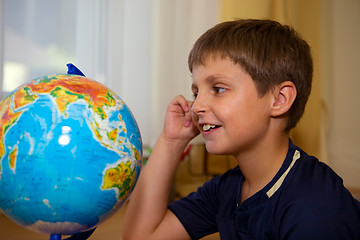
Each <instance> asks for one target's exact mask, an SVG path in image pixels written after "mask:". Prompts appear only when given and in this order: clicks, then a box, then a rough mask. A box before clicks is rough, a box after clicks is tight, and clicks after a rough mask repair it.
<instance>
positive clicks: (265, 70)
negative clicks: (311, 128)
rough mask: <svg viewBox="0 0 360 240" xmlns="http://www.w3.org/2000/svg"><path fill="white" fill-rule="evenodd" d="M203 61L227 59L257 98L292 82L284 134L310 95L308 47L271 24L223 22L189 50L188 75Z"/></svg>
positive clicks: (285, 29)
mask: <svg viewBox="0 0 360 240" xmlns="http://www.w3.org/2000/svg"><path fill="white" fill-rule="evenodd" d="M207 57H221V58H229V59H231V60H232V61H233V62H234V63H235V64H239V65H240V66H241V67H243V68H244V69H245V71H247V73H248V74H249V75H250V76H251V77H252V79H253V80H254V82H255V86H256V88H257V90H258V93H259V96H260V97H262V96H264V95H265V94H266V93H267V92H268V91H269V90H272V89H273V88H274V87H275V86H277V85H278V84H280V83H282V82H284V81H292V82H293V83H294V84H295V86H296V90H297V96H296V99H295V101H294V103H293V105H292V107H291V109H290V110H289V118H288V122H287V125H286V127H285V131H290V129H292V128H293V127H295V125H296V124H297V122H298V121H299V120H300V118H301V116H302V115H303V113H304V110H305V105H306V102H307V100H308V97H309V95H310V91H311V82H312V74H313V62H312V57H311V53H310V47H309V45H308V44H307V43H306V42H305V41H304V40H303V39H302V38H301V37H300V36H299V35H298V33H297V32H296V31H295V30H294V29H293V28H291V27H289V26H286V25H281V24H280V23H278V22H276V21H272V20H259V19H240V20H236V21H230V22H223V23H220V24H218V25H216V26H214V27H213V28H211V29H209V30H208V31H207V32H205V33H204V34H203V35H202V36H201V37H200V38H199V39H198V40H197V41H196V43H195V45H194V47H193V48H192V50H191V52H190V54H189V59H188V64H189V68H190V71H191V72H192V69H193V67H194V66H196V65H204V64H205V61H206V58H207Z"/></svg>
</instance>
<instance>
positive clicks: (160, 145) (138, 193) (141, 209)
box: [123, 135, 187, 239]
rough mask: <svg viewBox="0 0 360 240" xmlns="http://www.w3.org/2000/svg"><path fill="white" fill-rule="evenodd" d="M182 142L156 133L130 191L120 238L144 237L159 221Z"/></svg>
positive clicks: (183, 145)
mask: <svg viewBox="0 0 360 240" xmlns="http://www.w3.org/2000/svg"><path fill="white" fill-rule="evenodd" d="M186 145H187V143H186V142H181V141H169V140H167V139H166V138H164V137H163V135H161V136H160V137H159V139H158V141H157V142H156V145H155V147H154V149H153V152H152V153H151V156H150V158H149V160H148V162H147V164H146V166H145V167H144V168H143V170H142V172H141V174H140V177H139V181H138V183H137V185H136V187H135V189H134V192H133V193H132V195H131V198H130V201H129V205H128V209H127V213H126V216H125V221H124V227H123V229H124V238H126V239H129V237H131V238H132V239H141V238H143V239H146V238H144V237H147V236H149V235H151V233H153V232H154V231H155V230H156V227H157V226H158V225H159V224H160V223H161V221H162V220H163V218H164V216H165V213H166V211H167V204H168V198H169V193H170V188H171V184H172V181H173V177H174V174H175V171H176V168H177V166H178V162H179V159H180V157H181V154H182V153H183V151H184V149H185V147H186ZM142 234H144V235H142ZM136 236H138V237H136Z"/></svg>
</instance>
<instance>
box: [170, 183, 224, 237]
mask: <svg viewBox="0 0 360 240" xmlns="http://www.w3.org/2000/svg"><path fill="white" fill-rule="evenodd" d="M218 182H219V178H214V179H212V180H210V181H209V182H206V183H205V184H204V185H203V186H202V187H200V188H199V189H198V190H197V192H193V193H190V194H189V195H188V196H186V197H184V198H181V199H180V200H178V201H175V202H173V203H171V204H169V206H168V207H169V209H170V211H172V212H173V213H174V214H175V215H176V216H177V218H178V219H179V220H180V222H181V223H182V225H183V226H184V227H185V229H186V231H187V232H188V234H189V235H190V236H191V238H192V239H199V238H202V237H204V236H206V235H209V234H212V233H214V232H217V231H218V230H217V224H216V214H217V208H218V204H217V191H218V189H217V186H218Z"/></svg>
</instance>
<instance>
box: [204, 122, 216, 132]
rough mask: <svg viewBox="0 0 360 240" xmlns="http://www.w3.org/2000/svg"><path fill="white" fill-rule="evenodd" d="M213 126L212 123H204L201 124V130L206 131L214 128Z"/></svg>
mask: <svg viewBox="0 0 360 240" xmlns="http://www.w3.org/2000/svg"><path fill="white" fill-rule="evenodd" d="M214 127H215V126H214V125H210V124H205V125H203V130H204V131H208V130H210V129H211V128H214Z"/></svg>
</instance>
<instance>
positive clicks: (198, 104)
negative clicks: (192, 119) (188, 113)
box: [191, 95, 206, 114]
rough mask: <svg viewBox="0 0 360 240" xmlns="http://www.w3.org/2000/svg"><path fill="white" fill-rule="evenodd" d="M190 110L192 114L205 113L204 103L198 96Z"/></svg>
mask: <svg viewBox="0 0 360 240" xmlns="http://www.w3.org/2000/svg"><path fill="white" fill-rule="evenodd" d="M191 109H192V111H193V113H195V114H198V113H202V112H205V111H206V101H204V99H201V98H200V96H199V95H198V96H197V97H196V99H195V100H194V102H193V105H192V108H191Z"/></svg>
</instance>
